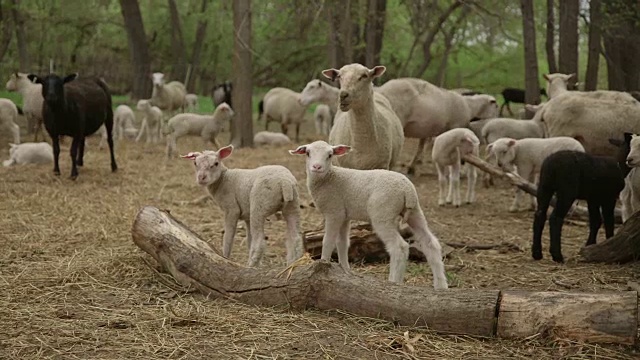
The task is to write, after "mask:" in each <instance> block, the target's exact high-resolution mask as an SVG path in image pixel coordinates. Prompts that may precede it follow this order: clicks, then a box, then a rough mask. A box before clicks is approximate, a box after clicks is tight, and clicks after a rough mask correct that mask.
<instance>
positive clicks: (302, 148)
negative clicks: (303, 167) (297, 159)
mask: <svg viewBox="0 0 640 360" xmlns="http://www.w3.org/2000/svg"><path fill="white" fill-rule="evenodd" d="M306 153H307V145H300V146H298V148H297V149H295V150H289V154H291V155H304V154H306Z"/></svg>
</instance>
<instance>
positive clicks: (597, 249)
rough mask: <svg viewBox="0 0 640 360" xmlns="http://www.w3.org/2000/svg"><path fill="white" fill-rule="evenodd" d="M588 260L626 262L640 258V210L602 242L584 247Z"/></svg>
mask: <svg viewBox="0 0 640 360" xmlns="http://www.w3.org/2000/svg"><path fill="white" fill-rule="evenodd" d="M580 255H581V256H582V258H583V259H584V260H585V261H587V262H603V263H607V264H624V263H628V262H632V261H637V260H638V259H640V211H638V212H636V213H634V214H633V215H631V216H630V217H629V218H628V219H627V221H626V222H625V223H624V224H622V227H621V228H619V229H618V232H616V234H615V235H614V236H613V237H611V238H609V239H607V240H605V241H603V242H600V243H597V244H595V245H589V246H586V247H583V248H582V249H581V250H580Z"/></svg>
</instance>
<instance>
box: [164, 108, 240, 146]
mask: <svg viewBox="0 0 640 360" xmlns="http://www.w3.org/2000/svg"><path fill="white" fill-rule="evenodd" d="M233 114H234V112H233V110H232V109H231V107H230V106H229V105H227V103H222V104H220V105H218V107H216V110H215V111H214V112H213V115H200V114H190V113H186V114H178V115H176V116H174V117H172V118H171V119H170V120H169V122H168V123H167V132H166V135H167V157H171V154H172V152H174V151H175V150H176V147H177V144H176V140H177V139H178V138H180V137H183V136H186V135H200V136H201V137H202V140H203V141H204V145H205V147H206V146H208V145H209V142H211V143H212V144H213V145H214V146H215V147H216V149H218V148H220V144H218V141H217V140H216V136H217V135H218V133H219V132H220V130H222V128H223V126H224V124H225V122H227V121H229V120H231V117H232V116H233Z"/></svg>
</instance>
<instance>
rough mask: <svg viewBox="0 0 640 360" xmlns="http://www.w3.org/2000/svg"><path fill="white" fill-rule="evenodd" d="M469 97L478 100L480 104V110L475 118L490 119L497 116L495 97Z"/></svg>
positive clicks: (483, 95)
mask: <svg viewBox="0 0 640 360" xmlns="http://www.w3.org/2000/svg"><path fill="white" fill-rule="evenodd" d="M471 97H473V98H475V99H478V101H479V102H480V104H481V106H480V110H479V111H478V113H477V114H475V117H477V118H480V119H491V118H495V117H497V116H498V102H497V101H496V98H495V97H493V96H491V95H486V94H478V95H472V96H471Z"/></svg>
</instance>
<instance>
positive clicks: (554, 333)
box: [498, 290, 638, 344]
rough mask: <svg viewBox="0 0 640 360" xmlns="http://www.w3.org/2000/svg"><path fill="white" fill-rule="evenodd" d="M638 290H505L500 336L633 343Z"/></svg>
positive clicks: (501, 310)
mask: <svg viewBox="0 0 640 360" xmlns="http://www.w3.org/2000/svg"><path fill="white" fill-rule="evenodd" d="M637 318H638V299H637V293H636V292H635V291H628V292H614V293H609V294H606V293H604V294H585V293H569V292H523V291H509V290H507V291H503V292H502V299H501V300H500V310H499V312H498V337H501V338H505V339H523V338H527V337H530V336H535V335H536V334H538V335H539V336H541V337H543V338H546V337H552V338H557V337H558V338H566V339H575V340H578V341H585V342H600V343H617V344H634V343H635V341H636V332H637V328H638V320H637Z"/></svg>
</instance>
